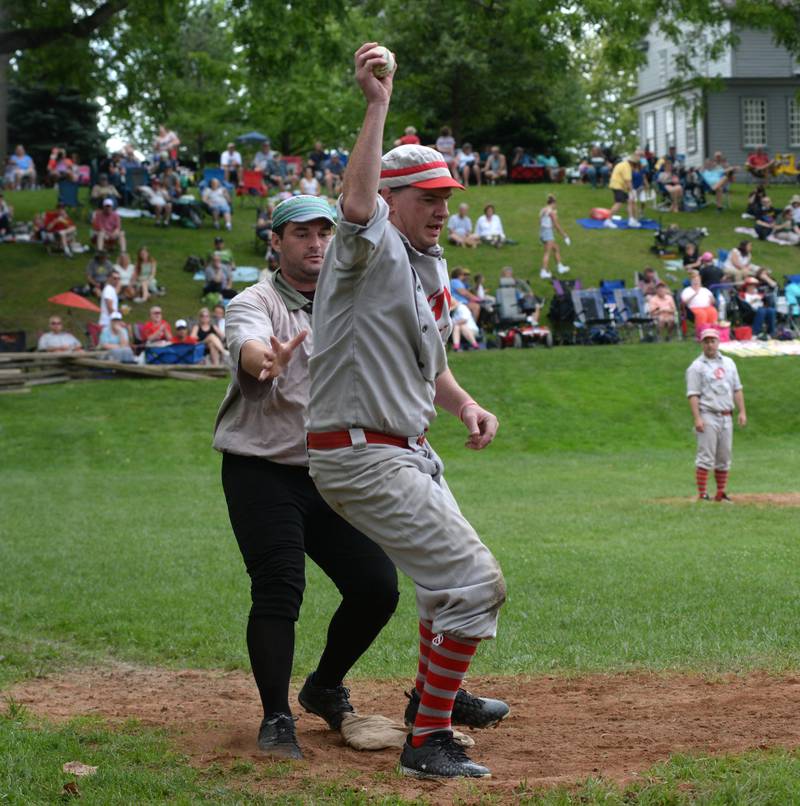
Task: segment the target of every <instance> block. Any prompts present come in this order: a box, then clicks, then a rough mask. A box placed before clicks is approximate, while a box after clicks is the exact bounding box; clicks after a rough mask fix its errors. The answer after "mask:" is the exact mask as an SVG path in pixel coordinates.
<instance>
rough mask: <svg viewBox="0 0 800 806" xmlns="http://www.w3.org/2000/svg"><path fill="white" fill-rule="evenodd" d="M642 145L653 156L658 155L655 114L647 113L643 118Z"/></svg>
mask: <svg viewBox="0 0 800 806" xmlns="http://www.w3.org/2000/svg"><path fill="white" fill-rule="evenodd" d="M644 145H645V148H649V149H650V150H651V151H652V152H653V153H654V154H657V153H658V143H657V142H656V113H655V112H648V113H647V114H646V115H645V116H644Z"/></svg>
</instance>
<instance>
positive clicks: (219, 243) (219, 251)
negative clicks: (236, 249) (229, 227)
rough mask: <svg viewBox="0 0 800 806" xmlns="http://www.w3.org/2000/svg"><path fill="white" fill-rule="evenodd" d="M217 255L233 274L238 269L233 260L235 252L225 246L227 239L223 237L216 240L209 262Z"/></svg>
mask: <svg viewBox="0 0 800 806" xmlns="http://www.w3.org/2000/svg"><path fill="white" fill-rule="evenodd" d="M271 227H272V222H271V221H270V228H271ZM214 255H216V256H217V257H218V258H219V259H220V260H221V261H222V262H223V264H224V265H225V267H226V268H227V269H228V270H229V271H230V272H231V274H233V270H234V269H235V268H236V263H234V260H233V252H232V251H231V250H230V249H228V247H227V246H225V239H224V238H223V237H222V236H221V235H217V236H216V238H214V249H213V250H212V251H211V254H210V255H209V260H210V259H211V258H212V257H214Z"/></svg>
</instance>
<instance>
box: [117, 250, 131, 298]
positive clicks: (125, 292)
mask: <svg viewBox="0 0 800 806" xmlns="http://www.w3.org/2000/svg"><path fill="white" fill-rule="evenodd" d="M114 271H115V272H116V273H117V274H118V275H119V294H120V296H121V297H124V298H125V299H129V300H132V299H134V298H135V297H136V281H135V278H136V267H135V266H134V265H133V264H132V263H131V258H130V255H129V254H128V253H127V252H120V253H119V257H118V258H117V262H116V263H115V264H114Z"/></svg>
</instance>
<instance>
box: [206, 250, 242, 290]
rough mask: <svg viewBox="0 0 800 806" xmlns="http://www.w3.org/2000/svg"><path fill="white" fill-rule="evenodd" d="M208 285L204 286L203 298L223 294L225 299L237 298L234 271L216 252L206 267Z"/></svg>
mask: <svg viewBox="0 0 800 806" xmlns="http://www.w3.org/2000/svg"><path fill="white" fill-rule="evenodd" d="M205 274H206V284H205V285H204V286H203V296H205V295H206V294H221V295H222V297H223V298H224V299H232V298H233V297H235V296H236V291H234V289H233V270H232V269H230V268H229V267H228V266H227V265H226V264H225V263H223V262H222V258H221V257H220V256H219V254H217V253H216V252H215V253H214V254H212V255H211V259H210V261H209V263H208V265H207V266H206V272H205Z"/></svg>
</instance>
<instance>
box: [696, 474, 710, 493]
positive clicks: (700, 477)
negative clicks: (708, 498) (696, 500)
mask: <svg viewBox="0 0 800 806" xmlns="http://www.w3.org/2000/svg"><path fill="white" fill-rule="evenodd" d="M695 479H696V480H697V494H698V495H705V494H706V490H707V488H708V470H707V469H706V468H704V467H697V468H695Z"/></svg>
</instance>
